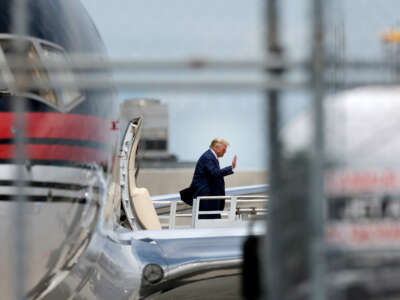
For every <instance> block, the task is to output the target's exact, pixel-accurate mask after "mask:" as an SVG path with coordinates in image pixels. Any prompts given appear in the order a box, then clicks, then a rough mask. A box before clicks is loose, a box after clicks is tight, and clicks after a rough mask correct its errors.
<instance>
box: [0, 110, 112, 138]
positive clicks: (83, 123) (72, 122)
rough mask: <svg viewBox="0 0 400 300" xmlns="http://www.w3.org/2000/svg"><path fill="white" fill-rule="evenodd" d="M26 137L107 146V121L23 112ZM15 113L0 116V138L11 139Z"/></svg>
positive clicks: (3, 113)
mask: <svg viewBox="0 0 400 300" xmlns="http://www.w3.org/2000/svg"><path fill="white" fill-rule="evenodd" d="M25 120H26V121H25V122H26V128H27V129H26V137H27V138H57V139H70V140H81V141H85V140H86V141H94V142H99V143H104V144H106V145H111V143H112V140H113V139H112V138H111V134H112V131H111V121H109V120H104V119H102V118H98V117H95V116H88V115H77V114H63V113H25ZM14 124H15V114H14V113H10V112H1V113H0V139H12V138H13V137H14V134H13V130H14V126H15V125H14Z"/></svg>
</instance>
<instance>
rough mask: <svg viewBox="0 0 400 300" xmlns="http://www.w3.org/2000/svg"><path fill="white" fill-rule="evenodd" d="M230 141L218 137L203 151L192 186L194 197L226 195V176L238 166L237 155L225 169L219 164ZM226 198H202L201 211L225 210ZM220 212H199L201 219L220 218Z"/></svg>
mask: <svg viewBox="0 0 400 300" xmlns="http://www.w3.org/2000/svg"><path fill="white" fill-rule="evenodd" d="M228 146H229V143H228V142H227V141H225V140H224V139H220V138H216V139H214V140H213V141H212V142H211V145H210V149H208V150H207V151H206V152H204V153H203V155H202V156H201V157H200V158H199V160H198V161H197V164H196V169H195V171H194V175H193V180H192V184H191V187H192V189H193V192H194V194H193V198H197V197H198V196H225V181H224V176H227V175H230V174H233V169H234V168H235V167H236V159H237V157H236V155H235V156H234V158H233V160H232V165H231V166H228V167H225V168H223V169H221V168H220V166H219V161H218V158H219V157H222V156H224V154H225V152H226V148H227V147H228ZM224 207H225V200H202V201H201V202H200V211H212V210H223V209H224ZM220 218H221V215H220V214H211V215H205V214H203V215H202V214H199V219H220Z"/></svg>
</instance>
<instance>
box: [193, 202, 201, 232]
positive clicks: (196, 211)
mask: <svg viewBox="0 0 400 300" xmlns="http://www.w3.org/2000/svg"><path fill="white" fill-rule="evenodd" d="M200 198H201V197H197V198H195V199H193V208H192V228H196V226H197V219H198V218H199V206H200V205H199V203H200Z"/></svg>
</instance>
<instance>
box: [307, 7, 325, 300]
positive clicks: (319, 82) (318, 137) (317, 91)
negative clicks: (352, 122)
mask: <svg viewBox="0 0 400 300" xmlns="http://www.w3.org/2000/svg"><path fill="white" fill-rule="evenodd" d="M312 51H313V53H312V78H313V85H314V98H313V129H314V139H313V145H312V153H311V154H312V160H311V207H310V208H311V209H310V212H311V214H310V216H311V245H310V253H309V257H310V264H311V265H310V270H311V299H313V300H323V299H325V288H324V285H325V276H324V275H325V261H324V260H325V253H324V247H323V245H324V224H325V219H324V211H325V198H324V180H323V178H324V127H325V126H324V125H325V124H324V109H323V98H324V83H325V82H324V24H323V7H322V1H321V0H313V49H312Z"/></svg>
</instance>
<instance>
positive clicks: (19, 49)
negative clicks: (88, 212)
mask: <svg viewBox="0 0 400 300" xmlns="http://www.w3.org/2000/svg"><path fill="white" fill-rule="evenodd" d="M12 13H13V17H12V32H13V33H14V34H16V35H18V36H26V35H27V32H28V28H27V24H28V20H27V18H28V17H29V16H28V14H27V3H26V0H14V1H13V9H12ZM14 47H15V53H16V55H21V56H22V55H23V53H24V49H25V47H26V45H25V43H24V41H23V40H22V39H17V40H16V41H15V45H14ZM14 88H16V89H18V86H16V83H15V82H14ZM13 105H14V107H13V110H14V113H15V121H14V122H15V123H14V124H15V125H14V128H13V129H14V130H13V132H14V144H15V153H14V164H15V165H16V166H17V174H16V180H15V181H16V182H15V186H16V187H17V189H18V190H17V195H16V198H15V199H14V200H15V203H16V205H15V210H14V212H15V213H14V215H13V216H12V218H13V221H14V228H15V231H14V232H15V236H14V238H15V248H14V250H15V251H13V253H14V257H15V264H14V265H15V273H14V274H15V277H14V289H15V299H17V300H19V299H24V297H25V296H24V293H25V292H26V290H25V286H26V276H25V273H26V266H27V262H26V255H25V254H26V253H27V252H26V251H27V247H26V245H27V242H26V234H25V227H26V225H27V222H26V220H25V218H26V214H25V212H24V202H25V201H26V198H25V196H24V195H23V187H24V185H25V181H24V175H25V173H24V169H25V119H24V112H25V101H24V99H22V98H20V97H18V98H16V99H15V100H14V103H13Z"/></svg>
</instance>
